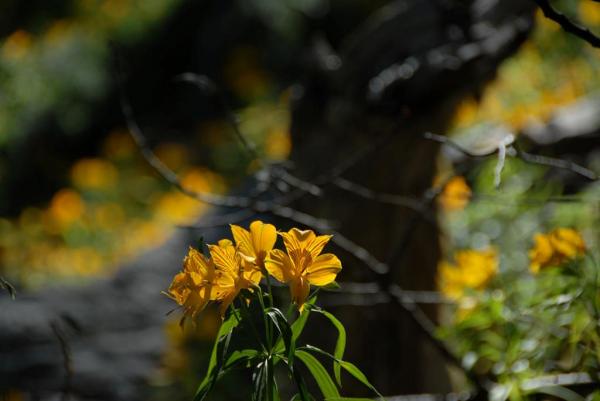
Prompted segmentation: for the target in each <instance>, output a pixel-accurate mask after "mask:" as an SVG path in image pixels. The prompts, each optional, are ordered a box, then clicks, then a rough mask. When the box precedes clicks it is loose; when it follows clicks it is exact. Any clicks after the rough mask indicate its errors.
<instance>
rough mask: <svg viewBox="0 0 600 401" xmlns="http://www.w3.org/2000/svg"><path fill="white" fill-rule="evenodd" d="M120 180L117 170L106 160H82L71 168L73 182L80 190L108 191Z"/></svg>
mask: <svg viewBox="0 0 600 401" xmlns="http://www.w3.org/2000/svg"><path fill="white" fill-rule="evenodd" d="M118 179H119V172H118V171H117V168H116V167H115V166H114V165H113V164H112V163H111V162H109V161H107V160H104V159H99V158H93V159H81V160H79V161H78V162H77V163H75V164H74V165H73V167H72V168H71V181H72V182H73V185H75V186H76V187H78V188H83V189H107V188H110V187H114V186H115V185H116V184H117V181H118Z"/></svg>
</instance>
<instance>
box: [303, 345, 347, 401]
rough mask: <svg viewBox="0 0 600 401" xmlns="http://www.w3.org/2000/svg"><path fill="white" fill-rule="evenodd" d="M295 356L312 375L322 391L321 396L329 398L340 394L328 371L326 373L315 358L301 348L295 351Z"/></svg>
mask: <svg viewBox="0 0 600 401" xmlns="http://www.w3.org/2000/svg"><path fill="white" fill-rule="evenodd" d="M296 358H298V359H300V360H301V361H302V362H303V363H304V365H306V367H307V368H308V370H309V371H310V373H311V374H312V375H313V377H314V378H315V380H316V382H317V385H318V386H319V389H321V393H323V397H325V398H329V397H339V396H340V393H339V392H338V390H337V387H336V386H335V383H334V382H333V380H332V379H331V376H329V373H327V370H325V368H324V367H323V365H322V364H321V362H319V361H318V360H317V358H315V357H314V356H312V355H311V354H309V353H308V352H306V351H302V350H297V351H296Z"/></svg>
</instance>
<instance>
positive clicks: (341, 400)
mask: <svg viewBox="0 0 600 401" xmlns="http://www.w3.org/2000/svg"><path fill="white" fill-rule="evenodd" d="M325 401H373V399H371V398H360V397H359V398H355V397H329V398H325Z"/></svg>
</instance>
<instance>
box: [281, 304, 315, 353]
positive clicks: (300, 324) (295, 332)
mask: <svg viewBox="0 0 600 401" xmlns="http://www.w3.org/2000/svg"><path fill="white" fill-rule="evenodd" d="M316 299H317V298H316V297H314V296H313V297H311V298H309V300H308V301H306V303H305V304H304V310H303V311H302V312H301V313H300V316H298V319H296V321H295V322H294V323H292V326H291V328H292V342H293V343H294V344H295V343H296V341H297V340H298V337H300V334H302V331H303V330H304V326H305V325H306V321H307V320H308V315H309V314H310V309H311V306H312V305H314V303H315V301H316ZM283 349H284V344H283V338H280V339H279V340H278V341H277V343H276V344H275V352H282V351H283Z"/></svg>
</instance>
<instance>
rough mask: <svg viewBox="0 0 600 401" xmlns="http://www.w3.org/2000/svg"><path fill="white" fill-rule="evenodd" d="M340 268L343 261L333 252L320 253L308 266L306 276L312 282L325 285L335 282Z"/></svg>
mask: <svg viewBox="0 0 600 401" xmlns="http://www.w3.org/2000/svg"><path fill="white" fill-rule="evenodd" d="M317 238H318V237H317ZM340 270H342V262H340V260H339V259H338V257H337V256H335V255H334V254H332V253H325V254H323V255H319V256H318V257H317V258H316V259H315V260H314V262H313V263H312V264H311V265H310V266H308V269H307V274H306V278H307V279H308V282H309V283H310V284H313V285H317V286H323V285H327V284H329V283H331V282H333V281H334V280H335V276H337V274H338V273H339V272H340Z"/></svg>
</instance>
